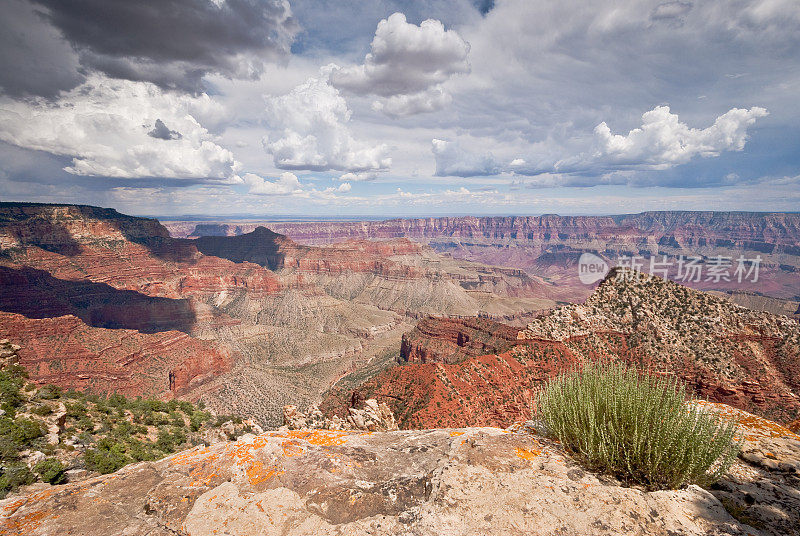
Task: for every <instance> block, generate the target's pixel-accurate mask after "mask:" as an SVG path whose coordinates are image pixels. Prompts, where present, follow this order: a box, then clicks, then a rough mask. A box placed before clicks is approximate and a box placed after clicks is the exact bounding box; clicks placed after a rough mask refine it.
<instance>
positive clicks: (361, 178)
mask: <svg viewBox="0 0 800 536" xmlns="http://www.w3.org/2000/svg"><path fill="white" fill-rule="evenodd" d="M377 177H378V174H377V173H375V172H374V171H369V172H361V173H345V174H343V175H342V176H340V177H339V180H340V181H345V182H367V181H374V180H375V179H376V178H377Z"/></svg>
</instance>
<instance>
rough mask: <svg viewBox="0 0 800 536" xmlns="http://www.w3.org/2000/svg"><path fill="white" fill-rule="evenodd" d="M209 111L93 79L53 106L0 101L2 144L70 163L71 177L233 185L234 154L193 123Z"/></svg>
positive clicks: (130, 85)
mask: <svg viewBox="0 0 800 536" xmlns="http://www.w3.org/2000/svg"><path fill="white" fill-rule="evenodd" d="M212 105H213V103H212V102H210V101H209V100H208V98H207V96H205V97H202V96H201V97H192V96H190V95H180V94H176V93H171V92H163V91H162V90H161V89H159V88H158V87H156V86H155V85H153V84H149V83H146V82H131V81H127V80H111V79H108V78H106V77H103V76H100V75H92V76H90V77H89V79H88V80H87V81H86V82H85V83H84V84H82V85H81V86H79V87H77V88H75V89H73V90H71V91H69V92H64V93H62V94H61V95H60V96H59V98H58V99H57V100H55V101H54V102H50V101H47V100H45V99H43V98H37V99H26V100H13V99H10V98H7V97H6V98H0V140H2V141H4V142H6V143H10V144H13V145H16V146H18V147H22V148H25V149H32V150H37V151H45V152H48V153H51V154H54V155H61V156H68V157H71V158H72V164H71V165H69V166H67V167H65V168H64V169H65V171H67V172H69V173H72V174H75V175H84V176H104V177H117V178H124V179H135V178H142V177H159V178H173V179H195V180H206V181H208V180H212V181H229V182H230V181H234V182H235V181H237V180H238V177H237V176H236V171H237V170H238V167H239V164H238V163H237V162H236V161H235V160H234V157H233V154H232V153H231V152H230V151H229V150H227V149H225V148H223V147H221V146H219V145H218V144H217V143H216V142H215V141H214V138H213V137H212V136H211V135H210V134H209V132H208V131H207V130H206V129H205V128H204V127H203V126H202V125H201V124H200V123H199V122H198V121H197V119H196V118H195V115H196V114H197V115H202V114H203V113H209V109H210V108H211V107H212ZM159 123H160V125H161V126H163V129H161V128H159ZM167 123H168V124H169V125H170V126H172V127H174V128H176V129H177V130H174V131H170V130H169V129H168V128H167V127H166V124H167ZM165 131H166V134H167V136H168V139H165V138H164V137H163V136H161V135H163V134H164V133H165ZM154 132H155V133H156V134H159V135H158V136H154V135H153V133H154ZM178 132H180V134H179V135H178ZM178 136H180V137H178Z"/></svg>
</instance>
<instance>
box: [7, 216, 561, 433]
mask: <svg viewBox="0 0 800 536" xmlns="http://www.w3.org/2000/svg"><path fill="white" fill-rule="evenodd" d="M547 293H548V285H546V284H545V283H543V282H542V281H541V280H539V279H537V278H535V277H531V276H529V275H527V274H525V273H523V272H521V271H519V270H509V269H506V268H498V267H491V266H485V265H479V264H475V263H471V262H467V261H459V260H453V259H448V258H445V257H442V256H441V255H438V254H437V253H435V252H434V251H432V250H431V249H430V248H427V247H424V246H421V245H420V244H417V243H414V242H411V241H409V240H406V239H392V240H384V241H380V242H374V241H372V242H370V241H363V240H362V241H348V242H343V243H340V244H337V245H335V246H332V247H309V246H302V245H298V244H297V243H295V242H294V241H292V240H291V239H289V238H287V237H285V236H283V235H279V234H276V233H274V232H272V231H270V230H268V229H265V228H263V227H260V228H256V229H254V230H252V231H251V232H249V233H247V234H243V235H240V236H232V237H227V236H222V237H205V238H200V239H198V240H186V239H175V238H171V237H170V236H169V233H168V232H167V230H166V229H165V228H164V227H163V226H161V225H160V224H159V222H158V221H156V220H152V219H147V218H135V217H131V216H126V215H123V214H119V213H118V212H116V211H114V210H108V209H101V208H97V207H88V206H75V205H43V204H34V203H0V337H6V338H9V339H10V340H11V341H12V342H14V343H16V344H19V345H20V346H22V347H23V351H22V352H21V354H20V359H21V362H22V364H23V365H24V366H25V367H27V368H28V369H29V371H30V374H31V378H32V380H33V381H34V382H36V383H38V384H42V383H46V382H55V383H58V384H60V385H62V386H64V387H74V388H79V389H91V390H94V391H97V392H112V391H119V392H123V393H125V394H127V395H136V394H148V395H154V396H160V397H163V398H172V397H176V396H177V397H182V398H187V399H191V400H196V399H199V398H202V399H203V400H204V401H205V402H206V403H207V404H208V405H209V406H210V407H211V408H212V409H215V410H216V411H218V412H220V413H227V412H231V411H232V412H235V413H237V414H238V415H240V416H242V417H250V416H253V417H254V418H256V419H257V420H258V421H259V422H260V423H261V424H262V425H269V426H272V427H275V426H278V425H280V422H281V417H282V414H281V410H282V407H283V406H284V405H286V404H290V403H294V404H297V405H300V406H303V407H306V406H308V405H310V404H313V403H316V402H319V397H320V394H321V393H322V392H324V391H325V390H326V389H328V388H329V387H330V385H331V384H332V383H333V382H335V381H336V380H337V379H339V378H341V377H342V376H343V375H345V374H348V373H351V372H353V371H355V370H358V369H359V368H360V367H362V366H364V365H365V364H367V363H370V362H371V361H372V360H373V358H374V357H375V356H376V354H379V353H382V352H385V351H386V349H387V348H393V349H395V351H396V349H397V348H398V347H399V345H400V337H401V335H402V333H403V332H404V331H406V330H408V329H409V328H410V322H411V321H413V320H414V319H415V318H417V317H418V316H421V315H425V314H430V313H437V314H445V315H460V316H474V315H476V314H478V313H481V314H487V315H495V316H497V317H499V318H512V319H516V320H517V321H518V322H522V321H523V320H527V319H530V313H531V311H536V310H542V309H546V308H548V307H551V306H552V305H554V302H553V301H552V300H550V299H549V298H548V295H547Z"/></svg>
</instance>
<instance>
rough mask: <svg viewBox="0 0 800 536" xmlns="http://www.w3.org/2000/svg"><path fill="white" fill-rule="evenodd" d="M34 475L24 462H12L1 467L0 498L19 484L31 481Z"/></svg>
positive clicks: (22, 484)
mask: <svg viewBox="0 0 800 536" xmlns="http://www.w3.org/2000/svg"><path fill="white" fill-rule="evenodd" d="M34 480H36V477H35V476H34V475H33V473H31V472H30V470H28V466H27V465H25V464H24V463H20V464H13V465H9V466H6V467H3V468H2V474H0V499H2V498H4V497H5V496H6V495H8V494H9V493H10V492H12V491H15V490H16V489H17V488H19V487H20V486H25V485H27V484H31V483H33V481H34Z"/></svg>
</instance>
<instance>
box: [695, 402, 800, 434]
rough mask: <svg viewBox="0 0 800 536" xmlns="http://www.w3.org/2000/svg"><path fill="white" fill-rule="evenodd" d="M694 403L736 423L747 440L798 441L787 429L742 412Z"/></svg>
mask: <svg viewBox="0 0 800 536" xmlns="http://www.w3.org/2000/svg"><path fill="white" fill-rule="evenodd" d="M694 403H695V404H698V405H700V406H703V407H708V408H709V409H710V410H711V411H715V412H718V413H719V414H720V415H722V416H724V417H727V418H729V419H732V420H736V421H738V423H739V431H740V433H742V434H744V438H745V439H747V440H757V439H760V438H766V437H783V438H791V439H796V440H799V441H800V435H797V434H796V433H794V432H792V431H791V430H789V429H788V428H786V427H784V426H781V425H780V424H778V423H776V422H772V421H770V420H767V419H764V418H762V417H759V416H757V415H753V414H752V413H748V412H746V411H744V410H741V409H737V408H734V407H731V406H728V405H725V404H720V403H717V402H708V401H705V400H697V401H695V402H694Z"/></svg>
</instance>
